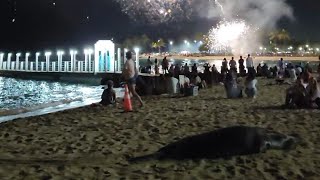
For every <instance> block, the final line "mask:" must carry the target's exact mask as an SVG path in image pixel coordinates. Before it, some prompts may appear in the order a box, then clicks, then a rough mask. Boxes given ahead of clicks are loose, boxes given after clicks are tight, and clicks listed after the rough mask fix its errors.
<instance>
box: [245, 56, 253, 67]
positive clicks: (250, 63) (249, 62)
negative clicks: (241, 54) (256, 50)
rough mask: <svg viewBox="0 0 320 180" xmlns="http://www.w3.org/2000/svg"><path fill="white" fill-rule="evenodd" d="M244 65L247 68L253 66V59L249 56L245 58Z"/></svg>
mask: <svg viewBox="0 0 320 180" xmlns="http://www.w3.org/2000/svg"><path fill="white" fill-rule="evenodd" d="M246 66H247V68H250V67H253V59H252V57H251V56H249V57H248V58H247V59H246Z"/></svg>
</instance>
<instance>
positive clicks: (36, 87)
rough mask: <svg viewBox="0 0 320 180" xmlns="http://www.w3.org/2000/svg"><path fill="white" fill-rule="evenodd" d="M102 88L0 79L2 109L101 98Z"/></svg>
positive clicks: (0, 105) (0, 106)
mask: <svg viewBox="0 0 320 180" xmlns="http://www.w3.org/2000/svg"><path fill="white" fill-rule="evenodd" d="M102 91H103V90H102V89H101V86H98V87H97V86H86V85H81V84H77V85H76V84H66V83H60V82H47V81H34V80H20V79H14V78H4V77H0V102H1V104H0V109H1V110H6V109H19V108H28V107H32V106H38V105H42V104H50V103H53V102H55V103H57V102H61V103H63V102H72V101H75V100H78V101H82V100H84V99H87V98H97V99H99V98H100V95H101V93H102Z"/></svg>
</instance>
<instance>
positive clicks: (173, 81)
mask: <svg viewBox="0 0 320 180" xmlns="http://www.w3.org/2000/svg"><path fill="white" fill-rule="evenodd" d="M166 77H167V84H168V86H167V91H168V93H169V94H176V93H178V87H179V80H178V79H177V78H175V77H173V75H172V74H170V73H169V74H168V75H166Z"/></svg>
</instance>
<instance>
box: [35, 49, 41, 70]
mask: <svg viewBox="0 0 320 180" xmlns="http://www.w3.org/2000/svg"><path fill="white" fill-rule="evenodd" d="M39 56H40V53H39V52H37V53H36V71H38V70H39Z"/></svg>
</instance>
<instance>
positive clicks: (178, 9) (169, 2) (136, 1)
mask: <svg viewBox="0 0 320 180" xmlns="http://www.w3.org/2000/svg"><path fill="white" fill-rule="evenodd" d="M114 1H116V2H118V3H119V4H120V6H121V8H122V11H123V12H125V13H126V14H128V15H129V16H130V17H131V18H132V19H133V20H139V21H144V22H147V23H150V24H159V23H166V22H172V21H179V20H184V19H186V18H189V17H190V16H191V14H192V13H193V10H192V8H191V7H192V2H193V1H195V0H114Z"/></svg>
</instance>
